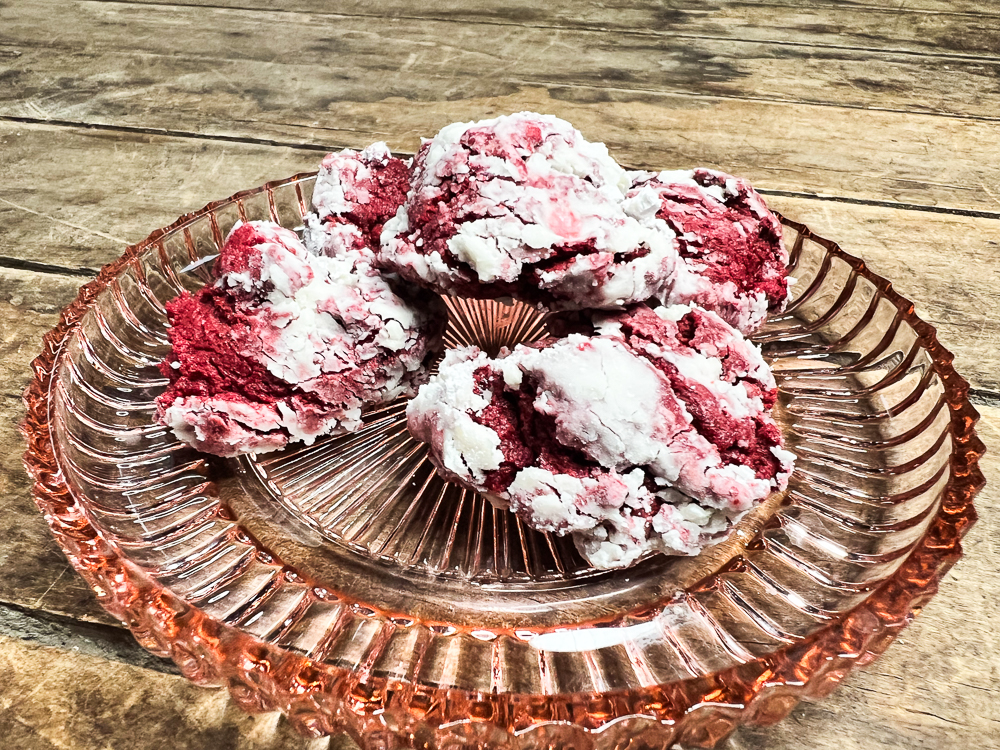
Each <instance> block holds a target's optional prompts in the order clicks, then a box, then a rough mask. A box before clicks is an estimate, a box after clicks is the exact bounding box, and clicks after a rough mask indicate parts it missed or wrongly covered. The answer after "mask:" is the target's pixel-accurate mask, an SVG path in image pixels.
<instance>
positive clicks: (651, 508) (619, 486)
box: [407, 306, 793, 568]
mask: <svg viewBox="0 0 1000 750" xmlns="http://www.w3.org/2000/svg"><path fill="white" fill-rule="evenodd" d="M593 325H594V327H595V332H594V335H591V336H586V335H582V334H578V333H577V334H570V335H568V336H566V337H565V338H562V339H558V340H549V341H547V342H546V343H545V344H544V345H536V346H531V347H525V346H519V347H517V348H515V350H514V351H513V352H510V353H509V354H508V355H507V356H505V357H503V358H501V359H499V360H490V359H489V358H488V357H487V356H486V355H485V354H484V353H482V352H480V351H479V350H477V349H474V348H465V349H458V350H453V351H450V352H449V353H448V354H447V355H446V357H445V360H444V362H442V364H441V367H440V369H439V372H438V374H437V375H436V376H435V377H433V378H432V379H431V380H430V381H429V382H428V383H427V384H426V385H424V386H423V387H422V388H421V389H420V391H419V392H418V394H417V396H416V397H415V398H414V399H413V400H412V401H411V402H410V404H409V407H408V409H407V417H408V422H409V427H410V431H411V433H412V434H413V435H415V436H416V437H417V438H419V439H420V440H423V441H425V442H427V443H428V444H429V446H430V449H429V453H430V456H431V459H432V461H434V462H435V464H436V465H437V466H438V467H439V469H440V471H441V472H442V473H443V474H444V475H445V476H446V477H448V478H450V479H452V480H454V481H457V482H460V483H461V484H464V485H465V486H468V487H471V488H474V489H477V490H480V491H482V492H484V493H487V495H488V496H490V497H491V498H495V499H496V500H497V501H498V502H499V503H501V504H502V505H509V507H510V509H511V510H512V511H513V512H515V513H517V514H518V515H519V516H520V517H521V518H523V519H524V520H525V521H526V522H527V523H528V524H529V525H531V526H532V527H534V528H537V529H539V530H542V531H552V532H555V533H559V534H566V533H572V534H574V538H575V540H576V543H577V546H578V548H579V549H580V550H581V552H582V553H583V554H584V555H585V556H586V557H587V559H588V560H589V561H590V563H591V564H592V565H594V566H596V567H602V568H604V567H617V566H622V565H628V564H630V563H631V562H634V561H635V560H636V559H637V558H639V557H640V556H642V555H643V554H645V553H647V552H650V551H660V552H665V553H667V554H675V555H676V554H682V555H693V554H697V553H698V552H700V551H701V550H702V549H703V548H704V547H705V546H707V545H708V544H711V543H714V542H716V541H718V540H719V539H720V538H721V536H722V535H723V534H724V533H725V531H726V530H727V529H728V528H729V527H730V525H731V524H732V522H733V521H734V520H736V519H737V518H739V517H740V516H742V515H743V514H744V513H745V512H746V511H748V510H749V509H750V508H751V507H753V506H754V505H755V504H756V503H759V502H760V501H762V500H763V499H764V498H766V497H767V496H768V495H769V494H770V493H771V492H773V491H775V490H778V489H782V488H784V486H785V485H786V483H787V479H788V475H789V472H790V471H791V465H792V460H793V457H792V455H791V454H790V453H788V452H787V451H784V450H783V449H782V448H781V443H782V440H781V434H780V431H779V430H778V427H777V425H776V424H775V423H774V421H773V420H772V418H771V417H770V414H769V409H770V407H771V406H772V405H773V403H774V399H775V395H776V390H775V385H774V380H773V377H772V376H771V373H770V371H769V370H768V368H767V366H766V364H765V363H764V361H763V359H762V358H761V356H760V353H759V352H758V350H757V349H756V347H754V346H753V345H752V344H751V343H749V342H747V341H746V340H745V339H744V338H743V337H742V336H741V335H740V334H739V332H737V331H735V330H734V329H732V328H731V327H730V326H728V325H727V324H726V323H725V322H723V321H722V320H721V319H720V318H719V317H718V316H716V315H714V314H712V313H708V312H705V311H703V310H699V309H697V308H690V307H685V306H672V307H665V308H659V309H658V310H657V311H653V310H651V309H649V308H645V307H639V308H635V309H630V310H627V311H624V312H621V313H617V314H597V315H595V319H594V322H593Z"/></svg>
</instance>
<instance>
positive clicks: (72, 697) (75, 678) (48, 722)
mask: <svg viewBox="0 0 1000 750" xmlns="http://www.w3.org/2000/svg"><path fill="white" fill-rule="evenodd" d="M0 681H2V685H3V686H2V688H0V708H2V710H0V735H2V736H3V738H4V739H3V743H4V745H3V746H4V747H7V748H17V750H161V748H164V747H169V748H171V750H204V749H205V748H219V749H220V750H221V749H222V748H228V749H231V750H236V749H237V748H238V749H239V750H282V749H286V748H301V750H327V749H329V750H350V748H356V746H355V745H354V743H353V742H350V741H349V740H347V739H346V737H343V736H341V737H340V738H334V739H333V740H330V739H325V738H324V739H320V740H306V739H303V738H302V737H300V736H298V735H297V734H296V733H295V731H294V730H293V729H292V728H291V727H290V726H289V724H288V723H287V722H286V721H285V720H284V719H283V718H281V717H280V716H279V715H278V714H262V715H258V716H250V715H248V714H245V713H243V712H242V711H241V710H240V709H239V708H238V707H237V706H236V704H234V703H233V702H232V701H231V700H230V699H229V696H228V693H226V692H225V691H224V690H210V689H207V688H199V687H196V686H194V685H192V684H190V683H189V682H187V681H186V680H185V679H184V678H183V677H179V676H176V675H170V674H162V673H160V672H155V671H152V670H149V669H143V668H141V667H135V666H129V665H125V664H118V663H115V662H111V661H107V660H105V659H101V658H98V657H95V656H91V655H86V654H82V653H77V652H75V651H73V650H71V647H68V648H55V647H46V646H38V645H34V644H30V643H26V642H24V641H20V640H16V639H11V638H4V637H2V636H0Z"/></svg>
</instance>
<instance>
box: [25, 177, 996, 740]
mask: <svg viewBox="0 0 1000 750" xmlns="http://www.w3.org/2000/svg"><path fill="white" fill-rule="evenodd" d="M313 179H314V176H313V175H300V176H298V177H294V178H291V179H289V180H285V181H282V182H277V183H271V184H268V185H266V186H263V187H262V188H258V189H255V190H251V191H248V192H245V193H241V194H239V195H237V196H234V197H233V198H231V199H228V200H225V201H221V202H218V203H214V204H211V205H210V206H208V207H206V208H205V209H204V210H202V211H199V212H197V213H195V214H191V215H188V216H185V217H182V218H181V219H180V220H178V222H176V223H175V224H174V225H172V226H170V227H167V228H166V229H163V230H159V231H157V232H154V233H153V234H152V235H151V236H150V237H149V238H148V239H147V240H146V241H144V242H142V243H140V244H139V245H137V246H135V247H132V248H130V249H129V250H128V251H127V252H126V254H125V255H124V256H123V257H122V258H121V259H120V260H118V261H117V262H115V263H113V264H111V265H110V266H108V267H106V268H105V269H104V270H103V271H102V273H101V274H100V276H99V277H98V278H97V279H96V280H95V281H93V282H91V283H90V284H87V285H86V286H85V287H83V288H82V289H81V291H80V296H79V298H78V299H77V301H76V302H74V303H73V304H72V305H71V306H70V307H68V308H67V309H66V310H65V311H64V313H63V316H62V320H61V322H60V324H59V326H58V327H57V328H56V329H55V330H53V331H52V332H50V333H49V334H48V335H47V336H46V338H45V341H44V349H43V352H42V354H41V355H40V356H39V357H38V359H36V360H35V362H34V370H35V376H36V377H35V380H34V382H33V383H32V384H31V386H30V388H29V390H28V391H27V392H26V394H25V401H26V403H27V406H28V416H27V419H26V421H25V423H24V433H25V436H26V437H27V440H28V451H27V453H26V455H25V463H26V466H27V468H28V470H29V472H30V473H31V474H32V476H33V477H34V480H35V498H36V501H37V502H38V505H39V507H40V508H41V510H42V511H43V513H44V514H45V517H46V519H47V520H48V522H49V524H50V526H51V527H52V530H53V532H54V534H55V536H56V538H57V540H58V541H59V543H60V544H61V545H62V548H63V549H64V550H65V552H66V554H67V556H68V557H69V559H70V561H71V562H72V563H73V565H74V566H75V567H76V569H77V570H79V571H80V573H81V574H82V575H83V576H84V578H85V579H86V580H87V581H88V582H89V583H90V585H91V586H92V587H93V588H94V590H95V591H96V592H97V595H98V597H99V598H100V600H101V602H102V604H103V605H104V606H105V607H106V608H107V609H108V611H109V612H111V613H112V614H113V615H114V616H116V617H118V618H120V619H121V620H122V621H123V622H125V623H126V624H127V625H128V626H129V627H130V628H131V629H132V631H133V632H134V633H135V635H136V637H137V638H138V639H139V641H140V642H141V643H142V644H143V645H144V646H145V647H146V648H148V649H150V650H151V651H153V652H155V653H157V654H162V655H165V656H169V657H170V658H172V659H173V660H174V661H175V662H176V663H177V664H178V666H179V667H180V669H181V670H182V671H183V673H184V674H185V675H186V676H188V677H189V678H190V679H192V680H194V681H195V682H197V683H199V684H204V685H225V686H227V687H228V689H229V690H230V692H231V693H232V695H233V697H234V699H235V700H236V701H238V702H239V703H240V705H242V706H243V707H245V708H246V709H247V710H249V711H261V710H273V709H279V710H281V711H284V712H285V713H286V714H287V715H288V716H289V718H290V720H291V721H292V722H293V723H295V725H296V726H297V727H299V728H300V729H301V731H302V732H303V733H304V734H307V735H311V736H319V735H323V734H328V733H331V732H336V731H343V730H346V731H348V732H350V733H351V734H352V735H353V736H354V737H355V738H356V739H357V740H358V741H359V742H361V743H363V744H364V745H366V746H369V747H386V748H391V747H403V746H411V745H417V746H421V747H423V746H425V745H426V746H430V747H451V746H455V745H463V743H466V744H472V745H480V746H497V747H506V748H544V747H560V748H598V747H599V748H616V747H623V748H624V747H630V748H631V747H645V746H650V747H664V746H669V744H670V743H672V742H675V741H678V742H683V743H687V744H690V745H694V746H699V747H710V746H712V745H713V744H715V743H716V742H717V741H718V740H719V739H721V738H722V737H724V736H726V735H727V734H728V733H729V732H731V731H732V730H733V729H734V728H735V727H736V726H738V725H739V724H741V723H748V722H749V723H756V724H766V723H771V722H774V721H777V720H779V719H781V718H782V717H784V716H785V715H786V714H787V713H788V712H789V711H790V710H791V709H792V707H794V705H795V704H796V703H797V702H798V701H799V700H801V699H803V698H817V697H822V696H824V695H826V694H828V693H829V692H830V691H831V690H832V689H834V687H836V685H837V684H838V683H839V682H840V681H841V680H842V679H843V677H844V676H845V675H846V674H847V673H848V672H850V670H851V669H853V668H854V667H856V666H860V665H864V664H866V663H868V662H870V661H871V660H872V659H873V658H875V657H876V656H877V655H878V654H879V653H881V651H882V650H883V649H884V648H885V647H886V646H887V645H888V644H889V643H890V642H891V641H892V639H893V638H894V637H895V636H896V635H897V634H898V633H899V631H900V630H901V628H903V627H904V626H905V625H906V624H907V623H908V622H909V621H910V620H911V619H912V617H913V615H914V613H916V612H918V611H919V610H920V608H921V607H922V606H923V604H924V603H925V602H926V601H927V600H928V599H929V598H930V597H931V596H933V594H934V593H935V591H936V587H937V582H938V580H939V578H940V576H941V575H943V573H944V572H945V571H946V570H947V569H948V568H949V567H950V566H951V565H952V564H953V563H954V562H955V561H956V560H957V559H958V558H959V557H960V555H961V546H960V539H961V537H962V536H963V534H964V533H965V532H966V531H967V529H968V528H969V526H970V525H971V524H972V523H973V522H974V521H975V511H974V509H973V506H972V498H973V497H974V495H975V493H976V492H977V491H978V489H979V488H980V487H981V486H982V483H983V479H982V475H981V473H980V471H979V469H978V466H977V463H978V458H979V456H980V455H982V452H983V446H982V444H981V442H980V441H979V440H978V438H977V437H976V435H975V431H974V425H975V422H976V419H977V418H978V415H977V414H976V412H975V410H974V409H973V408H972V407H971V406H970V405H969V403H968V401H967V398H966V395H967V391H968V386H967V384H966V383H965V381H964V380H962V378H961V377H959V376H958V375H957V374H956V373H955V371H954V370H953V369H952V366H951V360H952V357H951V355H950V354H949V353H948V352H947V351H946V350H944V349H943V348H942V347H941V346H940V344H939V343H938V342H937V339H936V337H935V334H934V330H933V329H932V328H931V327H930V326H928V325H927V324H926V323H923V322H922V321H920V320H919V319H917V318H916V317H915V315H914V313H913V307H912V305H911V304H910V303H909V302H908V301H906V300H905V299H903V298H902V297H900V296H899V295H898V294H896V293H895V291H893V290H892V289H891V287H890V285H889V283H888V282H886V281H885V280H884V279H881V278H879V277H877V276H875V275H874V274H872V273H870V272H869V271H868V270H867V269H866V268H865V266H864V264H863V263H862V262H861V261H860V260H858V259H857V258H854V257H852V256H850V255H847V254H846V253H844V252H842V251H841V250H840V249H839V248H838V247H837V246H836V245H834V244H833V243H831V242H829V241H826V240H823V239H821V238H818V237H815V236H814V235H812V233H811V232H810V231H809V230H808V229H807V228H806V227H804V226H802V225H800V224H796V223H795V222H792V221H787V220H784V225H785V232H786V240H787V243H788V246H789V248H790V250H791V266H792V269H791V272H792V275H793V276H794V277H795V279H796V282H795V284H794V285H793V287H792V289H793V296H794V299H793V302H792V303H791V304H790V305H789V309H788V311H787V312H786V313H785V314H783V315H781V316H778V317H775V318H774V319H772V320H770V321H769V322H768V323H767V325H766V327H765V328H764V330H763V331H761V332H760V333H759V334H758V335H757V337H756V340H757V341H758V342H759V343H760V344H761V346H762V347H763V350H764V353H765V355H766V356H767V357H768V359H769V360H770V361H771V362H772V363H773V366H774V369H775V374H776V377H777V379H778V383H779V390H780V398H779V404H778V407H777V409H776V417H777V418H778V420H779V422H780V424H781V425H782V428H783V430H784V432H785V435H786V439H787V442H788V446H789V447H790V448H791V449H792V450H793V451H794V452H795V453H797V454H798V457H799V460H798V463H797V466H796V470H795V473H794V475H793V477H792V480H791V483H790V486H789V488H788V490H787V492H785V493H782V494H781V495H779V496H775V497H773V498H771V500H770V501H769V502H767V503H766V504H765V505H764V506H762V507H761V508H759V509H758V510H756V511H755V512H754V513H753V514H751V516H750V517H748V518H746V519H745V520H744V521H742V522H741V524H740V525H739V527H738V529H737V530H736V533H735V534H734V535H733V537H732V538H731V539H730V540H728V541H727V542H726V543H724V544H722V545H719V546H718V547H716V548H714V549H712V550H709V551H707V552H705V553H704V554H702V555H701V556H699V557H697V558H691V559H680V560H676V559H668V558H664V557H661V556H652V557H649V558H646V559H644V560H642V561H640V562H639V563H638V564H636V565H635V566H633V567H632V568H629V569H628V570H624V571H613V572H607V571H594V570H591V569H589V568H588V567H587V566H586V564H585V563H584V562H583V561H582V560H581V559H580V558H579V557H578V556H577V555H576V553H575V552H574V551H573V548H572V545H571V544H570V543H568V542H567V540H565V539H557V538H552V537H549V536H547V535H544V534H539V533H536V532H533V531H531V530H530V529H526V528H525V527H523V526H522V525H521V524H520V523H519V522H518V521H517V520H516V519H515V518H513V517H512V516H510V515H509V514H507V513H506V512H500V511H496V510H494V509H493V508H492V506H490V505H489V503H487V502H485V501H484V500H483V498H481V497H480V496H478V495H477V494H476V493H471V492H467V491H464V490H462V489H461V488H458V487H455V486H452V485H450V484H447V483H444V482H442V481H441V480H440V478H438V477H437V476H436V475H435V473H434V472H433V470H432V467H431V466H430V465H429V463H428V462H427V460H426V458H425V456H424V451H423V447H422V446H421V445H420V444H419V443H416V442H415V441H414V440H413V439H412V438H410V436H409V435H408V433H407V432H406V429H405V418H404V416H403V410H404V408H405V405H404V404H402V403H396V404H391V405H388V406H386V407H383V408H380V409H377V410H374V411H372V412H371V413H370V414H368V415H367V416H366V425H365V428H364V429H363V430H362V431H361V432H360V433H357V434H355V435H350V436H347V437H341V438H334V439H327V440H322V441H319V442H317V444H316V445H313V446H310V447H308V448H305V447H293V448H290V449H288V450H286V451H284V452H282V453H280V454H271V455H265V456H260V457H258V458H257V459H255V460H250V459H239V460H231V461H223V460H216V459H210V458H209V457H206V456H204V455H201V454H199V453H197V452H195V451H193V450H192V449H190V448H188V447H186V446H184V445H182V444H180V443H178V442H177V441H176V440H175V439H174V438H173V436H172V435H171V434H170V433H169V432H168V431H167V430H165V429H164V428H163V427H160V426H159V425H157V424H155V423H153V421H152V414H153V399H154V398H155V397H156V395H157V394H158V393H160V392H161V391H162V389H163V388H164V385H165V383H164V381H163V379H162V378H161V377H160V374H159V372H158V370H157V368H156V363H157V362H158V361H159V360H160V358H161V357H162V356H163V354H164V353H165V352H166V350H167V347H168V343H167V338H166V335H165V326H166V316H165V310H164V304H165V303H166V302H167V301H168V300H169V299H171V298H172V297H174V296H175V295H176V294H178V293H179V292H180V291H181V290H184V289H189V290H195V289H198V288H199V287H200V286H202V285H203V284H204V283H205V282H206V281H207V280H208V278H209V277H208V267H209V266H208V264H207V263H205V262H200V261H203V259H205V258H208V257H209V256H211V255H214V254H215V253H216V252H217V249H218V246H219V244H220V243H221V241H222V238H223V236H224V235H225V234H226V233H227V232H228V230H229V229H230V228H231V226H232V225H233V224H234V223H235V222H236V221H237V220H238V219H241V218H242V219H274V220H276V221H279V222H280V223H282V224H283V225H284V226H287V227H291V228H298V227H300V226H301V223H302V216H303V213H304V212H305V211H306V210H307V207H308V205H309V199H310V191H311V189H312V184H313ZM449 304H450V307H451V313H452V316H451V323H450V327H449V331H448V334H447V340H448V344H449V345H452V346H454V345H458V344H461V343H464V342H476V343H479V344H480V345H482V346H483V347H484V348H486V349H487V350H489V351H491V352H495V351H496V350H497V349H499V348H500V347H501V346H505V345H510V344H512V343H515V342H517V341H528V340H533V339H535V338H537V337H538V336H540V335H542V333H543V331H544V321H543V320H542V319H541V317H540V316H539V315H538V314H537V313H535V312H534V311H532V310H530V309H528V308H525V307H523V306H506V305H503V304H500V303H494V302H475V301H465V300H451V301H450V303H449Z"/></svg>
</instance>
